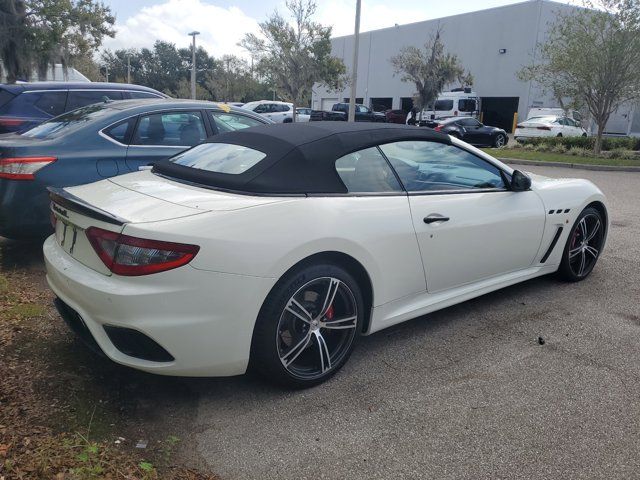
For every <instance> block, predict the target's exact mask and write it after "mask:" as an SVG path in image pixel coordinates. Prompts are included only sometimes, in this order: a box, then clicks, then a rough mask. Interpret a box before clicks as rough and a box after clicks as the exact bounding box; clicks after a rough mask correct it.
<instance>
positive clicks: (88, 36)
mask: <svg viewBox="0 0 640 480" xmlns="http://www.w3.org/2000/svg"><path fill="white" fill-rule="evenodd" d="M0 17H1V18H2V19H3V26H4V25H7V26H8V29H4V28H3V29H2V30H3V31H2V32H1V33H0V52H1V53H2V63H3V65H4V68H5V70H6V73H7V78H8V79H9V81H15V80H16V79H17V78H25V79H29V78H30V77H31V72H33V71H36V72H37V75H38V78H39V79H44V77H45V76H46V74H47V70H48V69H49V67H50V66H51V67H53V66H55V64H56V63H60V64H62V67H63V69H64V70H66V69H67V67H69V66H73V64H74V62H75V61H76V60H77V59H86V58H87V57H89V56H91V55H92V54H93V53H95V52H96V51H97V49H98V48H99V47H100V46H101V45H102V40H103V38H104V37H105V36H111V37H113V35H114V34H115V32H114V30H113V24H114V22H115V17H114V16H113V15H112V14H111V10H110V9H109V7H105V6H104V5H103V4H102V3H99V2H96V1H94V0H2V1H1V2H0Z"/></svg>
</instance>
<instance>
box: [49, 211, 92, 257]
mask: <svg viewBox="0 0 640 480" xmlns="http://www.w3.org/2000/svg"><path fill="white" fill-rule="evenodd" d="M80 235H82V237H83V238H86V237H85V234H84V229H82V228H80V227H78V226H77V225H74V224H73V223H71V222H69V221H68V220H65V219H62V218H60V217H58V220H57V222H56V240H57V241H58V245H60V246H61V247H62V248H63V250H64V251H65V252H67V253H68V254H69V255H71V256H72V257H73V256H74V251H75V250H76V248H77V245H78V240H79V238H80Z"/></svg>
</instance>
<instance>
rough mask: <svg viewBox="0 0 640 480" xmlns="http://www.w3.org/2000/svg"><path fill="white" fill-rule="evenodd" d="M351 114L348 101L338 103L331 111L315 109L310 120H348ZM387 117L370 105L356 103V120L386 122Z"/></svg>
mask: <svg viewBox="0 0 640 480" xmlns="http://www.w3.org/2000/svg"><path fill="white" fill-rule="evenodd" d="M348 116H349V104H348V103H336V104H335V105H334V106H333V108H331V111H330V112H327V111H324V110H313V111H312V112H311V117H310V118H309V121H311V122H319V121H322V120H330V121H343V122H346V121H347V117H348ZM386 121H387V117H386V116H385V114H384V113H381V112H374V111H373V110H371V109H370V108H369V107H365V106H364V105H361V104H356V122H386Z"/></svg>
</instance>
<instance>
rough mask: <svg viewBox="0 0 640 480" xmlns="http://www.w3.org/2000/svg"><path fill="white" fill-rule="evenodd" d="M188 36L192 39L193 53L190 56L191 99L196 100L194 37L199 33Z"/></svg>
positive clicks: (194, 32)
mask: <svg viewBox="0 0 640 480" xmlns="http://www.w3.org/2000/svg"><path fill="white" fill-rule="evenodd" d="M189 35H191V36H192V37H193V51H192V52H191V53H192V56H191V98H192V99H193V100H195V99H196V35H200V32H196V31H195V30H194V31H193V32H190V33H189Z"/></svg>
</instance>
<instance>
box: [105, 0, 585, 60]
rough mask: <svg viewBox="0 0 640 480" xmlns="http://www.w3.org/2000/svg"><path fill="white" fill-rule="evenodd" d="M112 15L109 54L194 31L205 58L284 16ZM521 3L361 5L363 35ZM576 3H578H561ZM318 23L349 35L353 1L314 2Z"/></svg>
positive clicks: (252, 7)
mask: <svg viewBox="0 0 640 480" xmlns="http://www.w3.org/2000/svg"><path fill="white" fill-rule="evenodd" d="M103 1H104V3H105V4H106V5H108V6H110V7H111V10H112V12H113V13H114V14H115V16H116V32H117V33H116V37H115V38H113V39H111V38H107V39H106V40H105V42H104V47H105V48H109V49H119V48H141V47H151V46H153V43H154V42H155V41H156V40H165V41H169V42H171V43H175V44H176V45H177V46H178V47H186V46H188V45H189V42H190V41H191V38H190V37H188V35H187V34H188V33H189V32H191V31H193V30H196V31H199V32H200V35H199V36H198V37H197V42H198V45H202V46H203V47H204V48H206V50H207V51H208V52H209V54H211V55H213V56H216V57H218V56H222V55H225V54H235V55H242V56H247V52H245V51H243V49H242V48H241V47H239V46H238V45H237V43H238V42H239V41H240V40H241V39H242V38H243V37H244V34H245V33H247V32H257V31H258V23H259V22H261V21H263V20H265V19H266V18H267V17H268V16H269V15H270V14H271V13H273V11H274V10H276V9H277V10H278V11H280V12H283V13H284V12H285V11H286V8H285V2H284V0H103ZM521 1H522V0H481V1H478V0H454V1H451V0H449V1H447V0H362V15H361V25H360V30H361V31H363V32H364V31H368V30H375V29H378V28H385V27H392V26H393V25H394V24H396V23H397V24H400V25H402V24H405V23H411V22H418V21H422V20H428V19H431V18H439V17H445V16H448V15H455V14H458V13H465V12H472V11H476V10H481V9H487V8H492V7H499V6H503V5H509V4H514V3H519V2H521ZM560 1H562V2H564V3H575V1H576V0H560ZM316 3H317V5H318V12H317V15H316V20H317V21H319V22H320V23H322V24H323V25H331V26H333V36H341V35H349V34H351V33H353V28H354V15H355V3H356V2H355V0H316Z"/></svg>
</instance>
